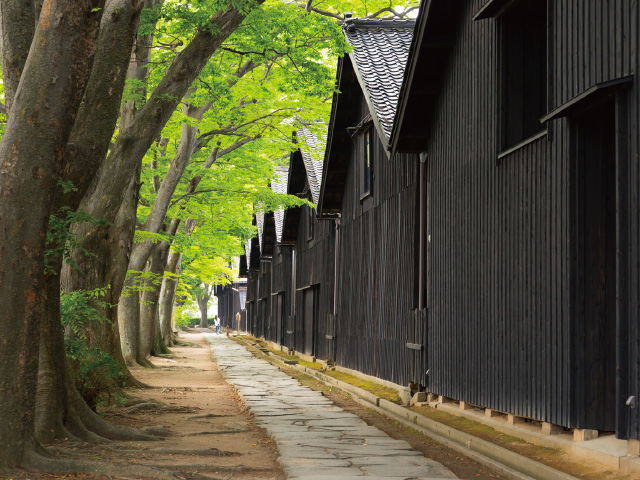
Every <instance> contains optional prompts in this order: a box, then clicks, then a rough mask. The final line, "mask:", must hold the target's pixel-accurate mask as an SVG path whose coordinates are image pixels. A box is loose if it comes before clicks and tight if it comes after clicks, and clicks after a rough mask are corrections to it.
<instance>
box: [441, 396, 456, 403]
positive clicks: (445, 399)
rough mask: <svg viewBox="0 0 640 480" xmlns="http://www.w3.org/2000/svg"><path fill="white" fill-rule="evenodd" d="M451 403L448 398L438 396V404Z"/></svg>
mask: <svg viewBox="0 0 640 480" xmlns="http://www.w3.org/2000/svg"><path fill="white" fill-rule="evenodd" d="M451 402H453V400H451V399H450V398H449V397H445V396H443V395H439V396H438V403H451Z"/></svg>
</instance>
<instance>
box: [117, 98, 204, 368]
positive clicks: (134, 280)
mask: <svg viewBox="0 0 640 480" xmlns="http://www.w3.org/2000/svg"><path fill="white" fill-rule="evenodd" d="M209 107H210V105H206V106H204V107H201V108H194V107H191V106H190V105H189V104H188V103H185V104H184V107H183V111H184V113H185V115H188V116H190V117H192V118H195V119H196V120H198V121H200V120H202V115H203V114H204V113H205V112H206V110H208V108H209ZM196 142H197V126H195V125H189V124H187V123H186V122H185V123H183V124H182V132H181V135H180V143H179V144H178V148H177V151H176V154H175V156H174V159H173V162H172V163H171V167H170V168H169V170H168V172H167V173H166V175H165V177H164V178H163V179H162V183H161V184H160V189H159V190H158V193H157V195H156V198H155V200H154V202H153V205H152V206H151V211H150V212H149V216H148V217H147V220H146V221H145V223H144V225H143V226H142V228H141V230H142V231H145V232H153V233H158V232H159V231H160V228H161V227H162V225H163V222H164V219H165V217H166V215H167V211H168V210H169V207H170V205H171V197H172V196H173V193H174V192H175V189H176V187H177V185H178V182H179V181H180V178H182V174H183V173H184V170H185V168H186V167H187V165H188V163H189V161H190V160H191V155H192V154H193V151H194V150H195V147H196ZM177 225H178V224H177V223H176V229H177ZM167 233H169V234H170V235H174V234H175V231H171V232H167ZM162 244H163V245H164V246H161V245H158V244H155V243H153V242H151V241H144V242H138V243H135V244H134V245H133V249H132V250H131V258H130V260H129V267H128V275H127V277H126V279H125V287H126V288H127V289H129V291H130V292H131V294H130V295H127V296H125V297H122V298H121V299H120V306H119V307H118V308H119V309H121V312H122V315H120V316H119V321H120V322H121V323H123V325H124V326H123V328H124V329H125V330H131V331H132V330H133V328H134V327H133V325H127V324H128V323H130V324H133V323H135V322H139V325H140V327H139V329H138V342H137V349H138V350H137V351H136V352H135V355H134V354H133V352H131V356H132V357H134V358H136V360H137V361H138V363H145V359H146V358H147V357H148V356H149V355H151V350H152V347H153V341H154V336H155V329H154V324H153V321H154V320H155V319H156V316H155V315H154V314H152V313H151V311H150V310H149V309H147V308H145V305H144V301H145V299H144V294H142V295H136V294H135V292H133V290H132V289H134V288H135V287H136V284H138V283H139V278H138V277H139V276H140V272H142V270H143V269H144V268H145V265H146V263H147V260H148V259H149V258H150V255H151V252H152V250H153V249H155V250H156V251H157V252H158V253H160V252H163V255H164V261H163V262H162V270H159V268H160V264H159V262H157V261H156V262H155V264H154V262H153V260H152V264H153V265H154V268H155V269H156V270H158V271H156V272H153V273H154V274H156V275H162V274H163V273H164V266H165V264H166V256H167V254H168V250H169V245H168V244H167V243H166V242H162ZM158 295H159V291H157V292H155V294H154V295H153V297H154V299H155V300H154V309H155V307H156V306H157V301H158ZM139 301H142V302H143V305H140V304H139V303H138V302H139ZM139 312H144V315H141V314H140V313H139Z"/></svg>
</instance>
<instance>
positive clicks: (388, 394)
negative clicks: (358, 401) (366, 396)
mask: <svg viewBox="0 0 640 480" xmlns="http://www.w3.org/2000/svg"><path fill="white" fill-rule="evenodd" d="M324 373H325V375H328V376H330V377H332V378H335V379H336V380H340V381H341V382H345V383H348V384H350V385H353V386H354V387H358V388H361V389H363V390H366V391H367V392H370V393H373V394H374V395H375V396H376V397H380V398H384V399H385V400H388V401H390V402H393V403H398V404H399V403H400V396H399V395H398V391H397V390H396V389H395V388H389V387H385V386H383V385H380V384H379V383H375V382H371V381H369V380H363V379H361V378H358V377H356V376H354V375H350V374H348V373H344V372H337V371H328V372H324Z"/></svg>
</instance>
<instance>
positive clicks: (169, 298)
mask: <svg viewBox="0 0 640 480" xmlns="http://www.w3.org/2000/svg"><path fill="white" fill-rule="evenodd" d="M181 266H182V254H181V253H180V252H177V251H173V252H171V253H170V254H169V260H168V262H167V268H166V270H167V272H170V273H173V274H174V275H180V270H181ZM178 281H179V280H178V279H177V278H165V279H164V280H163V281H162V289H161V290H160V305H159V311H160V334H161V335H162V340H163V341H164V344H165V345H166V346H167V347H171V346H172V345H173V326H172V324H171V320H172V318H173V303H174V301H175V298H176V290H177V288H178Z"/></svg>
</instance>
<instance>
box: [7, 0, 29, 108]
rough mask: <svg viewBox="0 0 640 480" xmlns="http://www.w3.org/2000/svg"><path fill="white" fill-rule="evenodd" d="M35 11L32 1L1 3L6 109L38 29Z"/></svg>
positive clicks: (9, 106) (9, 104) (14, 91)
mask: <svg viewBox="0 0 640 480" xmlns="http://www.w3.org/2000/svg"><path fill="white" fill-rule="evenodd" d="M35 13H36V10H35V4H34V1H33V0H20V1H11V0H3V1H1V2H0V34H1V37H0V38H1V40H2V81H3V83H4V99H5V108H6V111H7V112H9V111H10V110H11V106H12V105H13V98H14V97H15V94H16V90H17V89H18V83H19V82H20V76H21V75H22V69H23V68H24V64H25V62H26V61H27V56H28V55H29V49H30V48H31V41H32V40H33V35H34V34H35V31H36V15H35Z"/></svg>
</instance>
